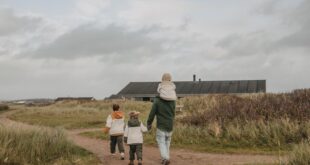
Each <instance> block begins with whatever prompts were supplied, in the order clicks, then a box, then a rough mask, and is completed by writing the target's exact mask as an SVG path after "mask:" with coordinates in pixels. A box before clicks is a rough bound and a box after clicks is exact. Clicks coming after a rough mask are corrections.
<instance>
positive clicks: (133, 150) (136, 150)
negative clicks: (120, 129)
mask: <svg viewBox="0 0 310 165" xmlns="http://www.w3.org/2000/svg"><path fill="white" fill-rule="evenodd" d="M129 149H130V150H129V160H135V155H137V159H138V160H142V144H129Z"/></svg>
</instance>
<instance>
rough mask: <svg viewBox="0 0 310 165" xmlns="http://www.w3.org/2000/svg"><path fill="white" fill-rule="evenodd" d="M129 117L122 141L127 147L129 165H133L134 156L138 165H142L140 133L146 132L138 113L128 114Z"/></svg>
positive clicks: (141, 137)
mask: <svg viewBox="0 0 310 165" xmlns="http://www.w3.org/2000/svg"><path fill="white" fill-rule="evenodd" d="M129 116H130V119H129V121H128V123H127V125H126V127H125V133H124V141H125V143H127V144H128V145H129V160H130V162H129V165H134V160H135V154H136V155H137V160H138V165H142V144H143V134H142V133H143V132H146V131H147V128H146V127H145V126H144V125H143V124H142V122H140V121H139V119H138V116H139V112H136V111H133V112H130V113H129Z"/></svg>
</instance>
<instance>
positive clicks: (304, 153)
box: [288, 141, 310, 165]
mask: <svg viewBox="0 0 310 165" xmlns="http://www.w3.org/2000/svg"><path fill="white" fill-rule="evenodd" d="M288 164H289V165H308V164H310V143H309V141H306V142H302V143H300V144H298V145H296V146H295V147H294V149H293V151H292V152H291V153H290V155H289V160H288Z"/></svg>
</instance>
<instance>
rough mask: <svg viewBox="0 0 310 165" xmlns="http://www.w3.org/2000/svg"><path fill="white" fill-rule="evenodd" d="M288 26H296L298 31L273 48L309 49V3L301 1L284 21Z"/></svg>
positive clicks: (306, 0)
mask: <svg viewBox="0 0 310 165" xmlns="http://www.w3.org/2000/svg"><path fill="white" fill-rule="evenodd" d="M286 21H287V22H289V23H290V24H289V25H290V26H297V27H298V30H296V31H295V32H293V33H292V34H289V35H286V36H285V37H283V38H282V39H281V40H279V41H278V42H277V43H276V44H275V45H274V46H275V47H280V48H288V47H302V48H307V49H309V48H310V31H309V29H310V1H308V0H305V1H303V2H302V3H301V4H300V5H299V6H298V7H297V8H296V9H295V10H293V12H292V13H291V14H290V15H289V17H288V18H287V20H286Z"/></svg>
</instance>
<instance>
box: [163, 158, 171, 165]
mask: <svg viewBox="0 0 310 165" xmlns="http://www.w3.org/2000/svg"><path fill="white" fill-rule="evenodd" d="M161 164H163V165H169V164H170V161H169V160H166V159H164V160H163V161H162V162H161Z"/></svg>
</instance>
